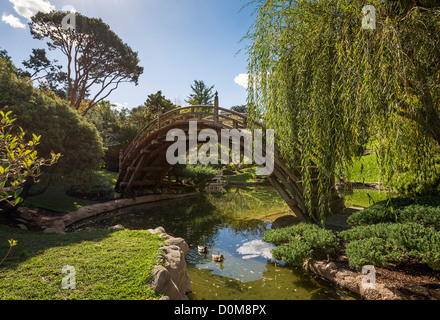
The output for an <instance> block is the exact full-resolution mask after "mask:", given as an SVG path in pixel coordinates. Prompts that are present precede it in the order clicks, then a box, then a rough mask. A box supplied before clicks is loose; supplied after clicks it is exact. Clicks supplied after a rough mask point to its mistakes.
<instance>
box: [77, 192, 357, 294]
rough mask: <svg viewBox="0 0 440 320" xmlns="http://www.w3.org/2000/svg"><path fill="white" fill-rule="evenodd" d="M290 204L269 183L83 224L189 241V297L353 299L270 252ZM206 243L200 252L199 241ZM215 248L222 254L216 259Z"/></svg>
mask: <svg viewBox="0 0 440 320" xmlns="http://www.w3.org/2000/svg"><path fill="white" fill-rule="evenodd" d="M289 213H290V210H289V208H288V207H287V205H286V204H285V203H284V201H283V200H282V199H281V197H280V196H279V195H278V194H277V193H276V191H275V190H274V189H273V188H271V187H256V188H245V189H237V188H231V189H228V190H227V192H226V193H224V194H208V195H203V196H200V197H197V198H190V199H185V200H178V201H177V200H176V201H169V202H165V203H163V204H161V205H160V206H152V205H151V204H150V205H148V204H147V205H142V206H137V207H133V208H128V209H124V210H120V211H117V212H114V213H112V214H110V215H107V216H103V217H101V218H100V219H99V220H96V219H95V220H93V221H89V222H88V223H87V224H86V225H85V226H84V225H83V226H81V227H79V229H93V228H102V227H109V226H113V225H116V224H122V225H123V226H124V227H125V228H129V229H134V230H136V229H137V230H139V229H154V228H156V227H159V226H162V227H164V228H165V230H166V232H167V233H168V234H170V235H172V236H174V237H182V238H184V239H185V240H186V242H187V243H188V245H189V247H190V251H189V253H188V256H187V273H188V276H189V277H190V279H191V284H192V293H191V294H189V298H190V299H191V300H204V299H206V300H329V299H353V298H354V296H353V295H351V294H349V293H347V292H345V291H341V290H340V289H338V288H336V287H335V286H333V285H332V284H330V283H328V282H326V281H324V280H321V279H319V278H317V277H315V276H313V275H310V274H308V273H306V272H305V271H304V270H303V269H302V268H294V267H289V266H286V265H284V263H283V262H282V261H276V260H274V259H273V258H272V256H271V253H270V250H271V249H272V248H273V247H274V246H273V245H271V244H268V243H266V242H263V241H262V240H261V239H262V237H263V236H264V232H265V231H266V230H268V229H270V228H271V226H272V221H273V220H274V219H275V218H276V217H280V216H283V215H286V214H289ZM199 245H203V246H206V247H207V248H208V253H207V254H200V253H199V252H198V246H199ZM212 254H221V255H223V256H224V261H223V262H222V263H215V262H212V258H211V255H212Z"/></svg>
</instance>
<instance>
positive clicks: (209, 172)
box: [172, 164, 217, 189]
mask: <svg viewBox="0 0 440 320" xmlns="http://www.w3.org/2000/svg"><path fill="white" fill-rule="evenodd" d="M216 174H217V171H216V170H215V169H213V168H211V167H209V166H204V165H200V164H198V165H196V166H186V165H176V166H174V168H173V172H172V175H173V176H174V177H175V178H176V180H177V181H182V182H184V183H188V184H190V185H192V186H194V187H196V188H200V189H202V188H204V187H205V186H206V184H207V183H208V182H209V181H211V180H212V179H213V178H214V177H215V176H216Z"/></svg>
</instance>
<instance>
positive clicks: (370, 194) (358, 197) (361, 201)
mask: <svg viewBox="0 0 440 320" xmlns="http://www.w3.org/2000/svg"><path fill="white" fill-rule="evenodd" d="M387 196H389V194H388V193H387V192H384V191H382V192H379V191H376V190H367V189H353V193H352V194H349V195H346V196H345V205H346V206H347V207H363V208H368V207H370V206H372V205H373V204H375V203H376V202H380V201H383V200H386V199H387Z"/></svg>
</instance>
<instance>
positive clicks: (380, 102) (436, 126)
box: [247, 0, 440, 212]
mask: <svg viewBox="0 0 440 320" xmlns="http://www.w3.org/2000/svg"><path fill="white" fill-rule="evenodd" d="M250 3H251V4H253V5H255V6H256V8H257V10H256V13H257V17H256V22H255V24H254V25H253V26H252V28H251V29H250V30H249V33H248V35H247V36H248V39H250V40H251V43H252V44H251V46H250V47H249V56H250V58H249V72H250V85H249V95H248V104H249V105H251V106H255V108H256V109H257V110H258V111H260V112H261V115H263V116H264V118H265V120H266V121H267V123H268V125H270V126H272V127H273V128H274V129H276V130H277V135H278V136H279V137H280V141H279V145H280V147H281V149H282V153H283V154H284V155H285V156H286V158H289V159H290V160H291V161H292V163H294V164H296V165H298V164H301V165H303V166H304V167H305V168H306V167H307V166H308V165H311V164H315V165H317V166H318V168H319V178H320V179H319V191H320V203H321V206H322V208H323V207H325V206H326V205H327V204H328V203H329V201H330V191H329V190H330V189H331V188H332V186H333V181H334V177H335V175H336V174H337V175H338V176H340V177H341V178H345V177H347V175H348V174H349V172H348V171H349V170H348V165H349V163H350V161H351V159H352V158H353V156H355V155H356V153H357V150H358V149H359V148H358V147H359V146H360V145H363V144H365V141H366V140H367V139H368V138H370V139H371V140H372V141H377V142H378V144H377V146H376V148H377V150H378V152H379V159H380V162H381V164H382V166H381V167H382V168H383V169H384V170H383V172H382V176H383V178H384V179H385V181H390V178H391V176H392V174H393V172H394V170H396V167H397V166H398V164H399V162H401V160H402V159H404V158H413V159H417V160H416V161H413V163H416V164H417V166H419V168H420V172H422V173H424V174H425V175H427V176H428V175H429V171H430V168H432V163H433V158H434V153H435V150H436V149H438V146H439V144H440V24H439V23H438V21H439V19H440V7H439V3H438V1H432V0H424V1H422V0H421V1H390V0H388V1H382V0H371V1H368V2H367V1H363V0H319V1H318V0H313V1H306V0H298V1H288V0H281V1H278V0H277V1H275V0H267V1H261V0H256V1H251V2H250ZM367 4H368V5H372V6H373V7H374V8H375V9H376V10H375V13H373V12H372V11H370V13H368V10H367V11H365V10H363V8H364V6H365V5H367ZM366 13H367V15H365V14H366ZM370 18H371V19H373V20H371V19H370ZM374 19H375V20H376V21H375V22H376V23H375V28H373V30H371V29H369V28H365V27H363V23H362V22H363V21H364V22H365V21H366V20H367V22H368V21H370V22H374ZM372 25H373V24H372ZM302 174H303V180H304V181H305V185H306V186H307V188H306V193H305V195H306V198H307V197H308V198H307V199H308V200H309V203H310V194H311V190H312V183H311V179H310V174H309V173H308V170H303V173H302ZM321 212H323V210H322V211H321Z"/></svg>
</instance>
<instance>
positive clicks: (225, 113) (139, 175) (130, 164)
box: [116, 98, 344, 221]
mask: <svg viewBox="0 0 440 320" xmlns="http://www.w3.org/2000/svg"><path fill="white" fill-rule="evenodd" d="M190 121H197V129H198V130H199V131H201V130H203V129H208V128H209V129H213V130H215V131H216V132H218V133H220V131H221V130H222V129H238V130H243V129H263V130H264V129H266V128H265V127H264V126H263V125H261V124H259V123H257V122H255V121H252V120H251V119H250V118H248V117H247V116H246V115H245V114H242V113H238V112H234V111H231V110H228V109H223V108H219V107H218V99H217V98H216V105H215V106H190V107H184V108H180V109H176V110H172V111H170V112H167V113H165V114H163V115H160V116H159V117H158V118H157V119H156V120H154V121H152V122H151V123H149V124H148V125H147V126H146V127H145V128H144V129H143V130H142V131H141V132H140V133H139V135H138V136H137V137H136V138H135V139H134V141H133V142H132V143H131V144H130V145H129V147H128V148H127V150H126V152H125V153H123V154H122V153H121V155H120V174H119V178H118V181H117V184H116V188H117V189H119V190H123V191H124V192H125V193H128V194H137V193H139V192H140V191H141V190H142V189H145V188H156V187H159V186H160V185H161V183H163V181H164V179H165V178H166V177H167V175H168V174H169V172H170V170H171V169H172V166H171V165H170V164H169V163H168V162H167V159H166V153H167V150H168V148H169V147H170V146H171V145H172V144H173V143H174V142H169V141H167V139H166V137H167V134H168V132H169V131H170V130H172V129H181V130H183V131H184V132H186V133H188V130H189V122H190ZM187 136H189V135H187ZM274 152H275V154H274V171H273V173H272V174H271V175H270V176H268V180H269V181H270V182H271V184H272V185H273V187H274V188H275V189H276V190H277V191H278V193H279V194H280V195H281V197H282V198H283V199H284V200H285V201H286V203H287V204H288V205H289V207H290V208H291V209H292V211H293V213H294V214H295V215H296V216H297V217H298V218H299V219H300V220H301V221H310V220H312V221H313V220H316V219H313V217H310V216H309V214H308V211H307V208H306V205H305V200H304V196H303V194H304V193H303V191H304V190H303V185H302V181H301V169H302V168H301V167H299V166H297V167H292V166H289V165H288V164H287V163H286V161H284V160H283V159H282V157H281V155H280V151H279V149H278V147H277V146H276V143H275V148H274ZM309 169H311V170H312V171H313V170H314V172H313V173H312V181H313V182H316V180H317V171H316V169H314V168H309ZM312 199H313V197H312ZM312 201H313V200H312ZM343 207H344V201H343V199H341V198H339V197H338V196H337V194H336V192H335V194H334V196H333V202H332V211H341V210H342V209H343Z"/></svg>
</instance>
